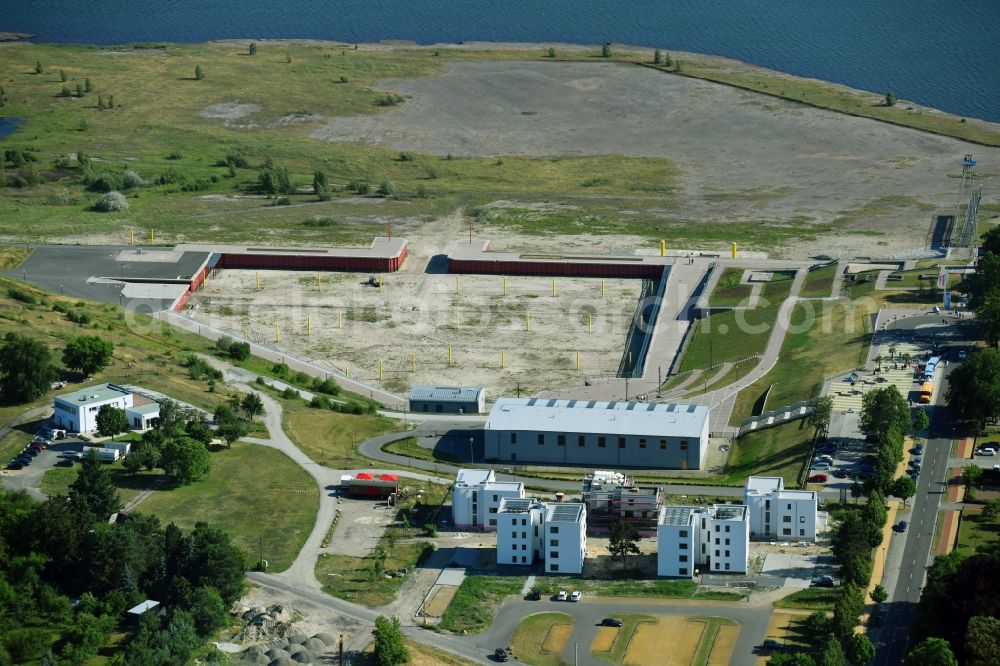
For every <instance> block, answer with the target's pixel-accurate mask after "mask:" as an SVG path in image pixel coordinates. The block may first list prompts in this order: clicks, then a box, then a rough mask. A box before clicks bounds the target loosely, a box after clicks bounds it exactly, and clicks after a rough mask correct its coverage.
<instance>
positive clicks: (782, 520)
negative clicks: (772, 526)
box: [781, 516, 792, 523]
mask: <svg viewBox="0 0 1000 666" xmlns="http://www.w3.org/2000/svg"><path fill="white" fill-rule="evenodd" d="M781 522H783V523H790V522H792V517H791V516H782V517H781Z"/></svg>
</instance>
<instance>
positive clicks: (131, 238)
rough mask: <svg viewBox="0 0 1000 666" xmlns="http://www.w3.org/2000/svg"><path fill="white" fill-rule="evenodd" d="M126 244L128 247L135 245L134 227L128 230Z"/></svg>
mask: <svg viewBox="0 0 1000 666" xmlns="http://www.w3.org/2000/svg"><path fill="white" fill-rule="evenodd" d="M128 243H129V245H135V227H129V229H128Z"/></svg>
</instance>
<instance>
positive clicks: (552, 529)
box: [549, 525, 559, 534]
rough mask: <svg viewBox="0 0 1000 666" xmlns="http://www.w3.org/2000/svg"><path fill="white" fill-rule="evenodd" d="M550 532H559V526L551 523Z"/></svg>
mask: <svg viewBox="0 0 1000 666" xmlns="http://www.w3.org/2000/svg"><path fill="white" fill-rule="evenodd" d="M549 534H559V528H558V527H556V526H555V525H549Z"/></svg>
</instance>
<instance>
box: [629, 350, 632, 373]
mask: <svg viewBox="0 0 1000 666" xmlns="http://www.w3.org/2000/svg"><path fill="white" fill-rule="evenodd" d="M628 369H629V370H631V369H632V352H629V353H628Z"/></svg>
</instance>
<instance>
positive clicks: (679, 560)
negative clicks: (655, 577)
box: [677, 555, 688, 562]
mask: <svg viewBox="0 0 1000 666" xmlns="http://www.w3.org/2000/svg"><path fill="white" fill-rule="evenodd" d="M677 561H678V562H687V561H688V556H687V555H681V556H679V557H678V558H677Z"/></svg>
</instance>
